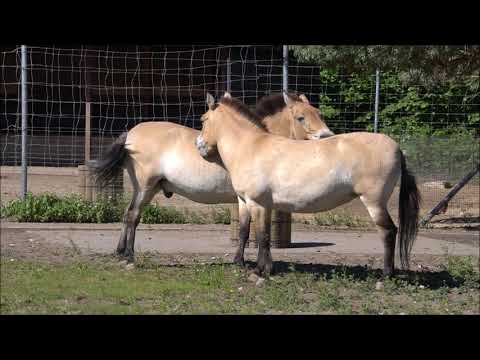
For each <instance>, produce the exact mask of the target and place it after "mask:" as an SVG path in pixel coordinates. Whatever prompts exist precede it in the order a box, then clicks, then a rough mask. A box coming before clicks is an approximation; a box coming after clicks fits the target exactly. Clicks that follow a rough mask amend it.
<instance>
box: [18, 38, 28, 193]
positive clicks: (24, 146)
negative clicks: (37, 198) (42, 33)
mask: <svg viewBox="0 0 480 360" xmlns="http://www.w3.org/2000/svg"><path fill="white" fill-rule="evenodd" d="M21 54H22V59H21V70H22V71H21V80H20V81H21V92H22V199H25V198H26V196H27V125H28V124H27V110H28V109H27V47H26V46H25V45H22V47H21Z"/></svg>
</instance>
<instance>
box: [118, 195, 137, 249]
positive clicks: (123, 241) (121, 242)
mask: <svg viewBox="0 0 480 360" xmlns="http://www.w3.org/2000/svg"><path fill="white" fill-rule="evenodd" d="M136 197H137V191H136V190H134V191H133V196H132V199H131V200H130V204H128V207H127V208H126V210H125V213H124V215H123V227H122V232H121V233H120V238H119V239H118V245H117V251H116V252H117V254H118V255H124V253H125V249H126V247H127V234H128V226H129V225H128V214H129V212H130V211H131V210H132V209H133V205H134V202H135V199H136Z"/></svg>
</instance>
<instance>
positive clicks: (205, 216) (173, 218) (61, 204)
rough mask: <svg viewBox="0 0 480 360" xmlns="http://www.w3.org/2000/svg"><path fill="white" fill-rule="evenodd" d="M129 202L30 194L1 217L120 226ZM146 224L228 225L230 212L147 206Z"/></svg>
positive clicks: (5, 208) (4, 210)
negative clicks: (117, 224) (116, 224)
mask: <svg viewBox="0 0 480 360" xmlns="http://www.w3.org/2000/svg"><path fill="white" fill-rule="evenodd" d="M126 207H127V200H126V199H125V200H119V201H111V200H107V199H98V200H95V201H87V200H84V199H82V198H81V197H79V196H76V195H70V196H65V197H60V196H57V195H54V194H48V193H46V194H41V195H36V196H35V195H32V194H30V193H29V194H27V197H26V199H25V200H20V199H17V200H12V201H10V202H8V203H7V204H5V205H4V206H2V207H1V211H0V215H1V217H2V218H8V219H11V220H13V221H18V222H43V223H51V222H57V223H113V222H121V221H122V218H123V214H124V211H125V208H126ZM140 222H141V223H144V224H211V223H214V224H229V223H230V210H229V209H228V208H223V207H219V208H213V209H212V210H211V211H210V212H200V211H191V210H180V209H177V208H175V207H173V206H159V205H157V204H148V205H147V206H146V207H145V208H144V209H143V212H142V216H141V219H140Z"/></svg>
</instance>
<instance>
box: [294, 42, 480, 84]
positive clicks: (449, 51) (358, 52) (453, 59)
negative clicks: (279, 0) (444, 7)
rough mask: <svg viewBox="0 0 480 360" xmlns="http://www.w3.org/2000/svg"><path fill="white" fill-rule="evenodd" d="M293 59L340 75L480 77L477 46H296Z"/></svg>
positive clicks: (422, 79) (430, 79)
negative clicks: (378, 72) (378, 73)
mask: <svg viewBox="0 0 480 360" xmlns="http://www.w3.org/2000/svg"><path fill="white" fill-rule="evenodd" d="M290 48H291V49H292V50H293V54H294V56H295V57H296V58H297V59H298V60H300V61H303V62H309V63H315V64H318V65H321V66H323V67H325V68H339V69H341V70H342V72H344V73H347V74H351V73H354V72H368V73H372V72H374V71H375V69H380V70H382V71H393V72H396V73H398V74H399V76H400V79H401V80H402V81H403V82H405V83H408V82H415V83H417V84H418V83H422V84H423V85H434V84H435V83H438V82H445V81H456V80H457V79H458V78H465V77H466V76H472V75H473V76H477V77H478V75H479V69H480V45H463V46H387V45H369V46H336V45H335V46H334V45H327V46H320V45H295V46H291V47H290Z"/></svg>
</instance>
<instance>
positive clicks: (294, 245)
mask: <svg viewBox="0 0 480 360" xmlns="http://www.w3.org/2000/svg"><path fill="white" fill-rule="evenodd" d="M332 245H335V244H334V243H330V242H303V243H292V244H290V246H289V248H291V249H295V248H297V249H299V248H309V247H322V246H332Z"/></svg>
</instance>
